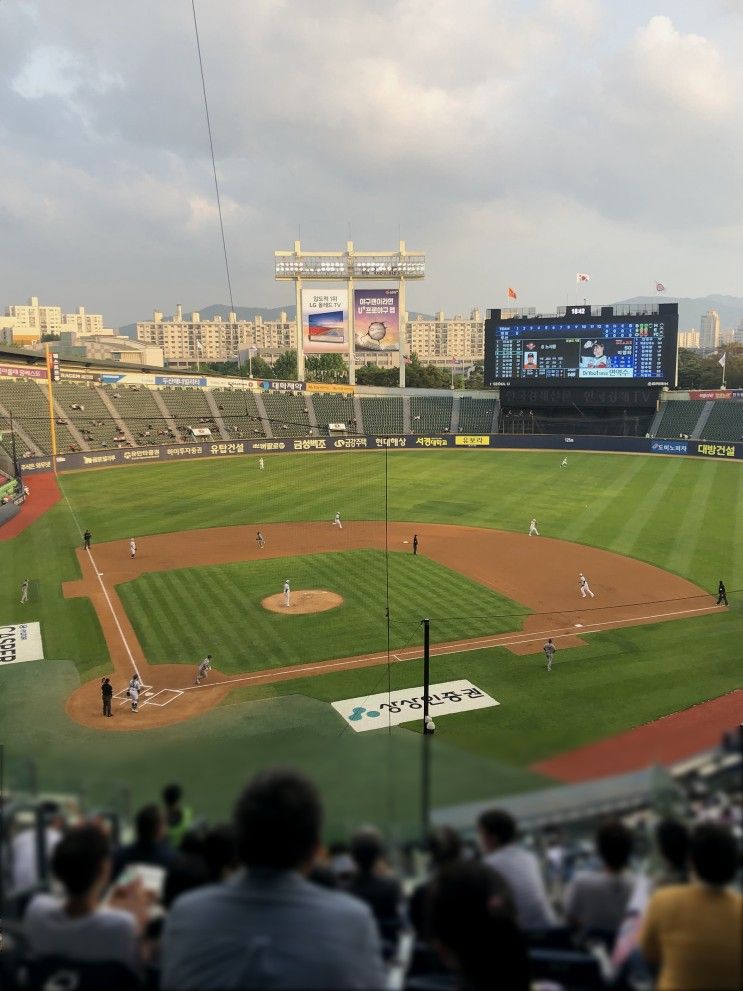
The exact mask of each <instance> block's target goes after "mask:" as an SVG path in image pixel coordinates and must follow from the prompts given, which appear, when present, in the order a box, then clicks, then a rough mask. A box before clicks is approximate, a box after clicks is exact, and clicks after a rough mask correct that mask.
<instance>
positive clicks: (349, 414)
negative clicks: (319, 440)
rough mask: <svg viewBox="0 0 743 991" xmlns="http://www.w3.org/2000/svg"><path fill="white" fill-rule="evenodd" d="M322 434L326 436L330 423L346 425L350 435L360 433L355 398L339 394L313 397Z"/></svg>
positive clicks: (316, 394)
mask: <svg viewBox="0 0 743 991" xmlns="http://www.w3.org/2000/svg"><path fill="white" fill-rule="evenodd" d="M312 404H313V406H314V407H315V418H316V419H317V426H318V428H319V430H320V433H321V434H323V435H326V434H327V433H328V432H329V431H328V424H329V423H345V425H346V430H347V431H348V432H349V433H358V429H359V428H358V426H357V424H356V417H355V414H354V409H353V398H352V397H351V396H342V395H338V394H337V393H315V394H314V395H313V397H312Z"/></svg>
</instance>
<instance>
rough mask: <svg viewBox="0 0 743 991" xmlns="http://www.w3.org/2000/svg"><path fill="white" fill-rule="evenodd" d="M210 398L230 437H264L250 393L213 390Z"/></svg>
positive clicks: (237, 390) (253, 397) (241, 390)
mask: <svg viewBox="0 0 743 991" xmlns="http://www.w3.org/2000/svg"><path fill="white" fill-rule="evenodd" d="M212 396H213V397H214V402H215V403H216V404H217V409H218V410H219V412H220V415H221V417H222V420H223V421H224V425H225V427H226V428H227V433H228V434H229V435H230V437H240V438H250V437H265V431H264V429H263V423H262V421H261V417H260V413H259V412H258V407H257V405H256V402H255V396H254V395H253V393H252V392H249V391H248V390H247V389H213V390H212Z"/></svg>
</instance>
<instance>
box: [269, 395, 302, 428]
mask: <svg viewBox="0 0 743 991" xmlns="http://www.w3.org/2000/svg"><path fill="white" fill-rule="evenodd" d="M263 405H264V406H265V407H266V413H267V414H268V419H269V420H270V421H271V430H272V431H273V435H274V437H308V436H309V434H310V420H309V417H308V416H307V407H306V406H305V404H304V397H303V396H291V395H286V396H280V395H276V394H266V395H264V397H263Z"/></svg>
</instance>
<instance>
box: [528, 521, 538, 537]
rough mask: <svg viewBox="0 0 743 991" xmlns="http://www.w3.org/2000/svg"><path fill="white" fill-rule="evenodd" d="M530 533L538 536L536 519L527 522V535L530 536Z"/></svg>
mask: <svg viewBox="0 0 743 991" xmlns="http://www.w3.org/2000/svg"><path fill="white" fill-rule="evenodd" d="M532 535H533V536H535V537H538V536H539V530H537V521H536V520H532V521H531V523H530V524H529V536H530V537H531V536H532Z"/></svg>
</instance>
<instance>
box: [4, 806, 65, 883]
mask: <svg viewBox="0 0 743 991" xmlns="http://www.w3.org/2000/svg"><path fill="white" fill-rule="evenodd" d="M42 811H44V813H45V815H46V816H47V819H48V822H47V824H46V825H45V826H44V844H45V849H46V855H47V857H51V855H52V851H53V850H54V848H55V847H56V845H57V844H58V843H59V841H60V840H61V839H62V831H61V828H60V827H61V825H62V820H61V819H60V818H59V817H58V816H57V815H56V813H57V806H56V805H54V806H52V805H49V806H45V807H44V808H43V810H42ZM50 817H51V818H50ZM10 865H11V866H10V884H11V890H13V891H28V890H29V889H30V888H33V887H35V886H36V885H37V884H38V883H39V881H40V880H41V878H40V877H39V865H38V861H37V858H36V830H35V829H34V828H33V827H30V828H29V829H24V830H23V831H22V832H20V833H18V835H17V836H15V837H14V838H13V840H12V841H11V844H10Z"/></svg>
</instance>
